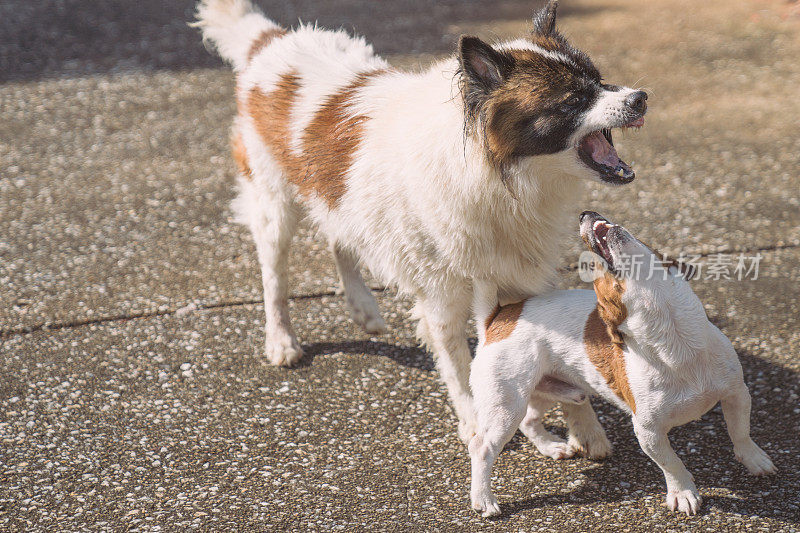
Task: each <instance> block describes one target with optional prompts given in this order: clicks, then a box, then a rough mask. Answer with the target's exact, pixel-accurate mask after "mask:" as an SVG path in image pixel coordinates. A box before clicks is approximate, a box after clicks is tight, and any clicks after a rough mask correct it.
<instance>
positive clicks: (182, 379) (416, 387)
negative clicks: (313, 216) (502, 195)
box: [0, 0, 800, 531]
mask: <svg viewBox="0 0 800 533" xmlns="http://www.w3.org/2000/svg"><path fill="white" fill-rule="evenodd" d="M563 3H564V4H565V5H564V6H563V7H564V9H563V14H564V17H563V18H562V21H561V24H562V27H563V28H564V30H565V31H566V32H567V33H568V34H569V35H570V36H571V37H572V39H573V41H574V42H575V44H577V45H578V46H580V47H582V48H584V49H585V50H587V51H588V52H589V53H590V55H591V56H592V57H593V58H594V59H595V61H596V62H597V63H598V65H599V66H600V68H601V71H603V72H604V73H605V75H606V78H607V79H608V80H609V81H612V82H614V81H619V82H621V83H628V84H633V83H637V79H638V78H640V77H641V76H645V77H644V79H642V80H641V81H639V82H638V84H639V85H642V86H644V87H646V88H647V89H648V90H649V91H650V94H651V98H650V105H651V108H650V112H649V113H648V117H647V122H648V124H647V126H646V127H645V128H644V129H643V130H642V132H641V133H639V134H636V135H631V136H629V137H627V138H623V139H618V141H617V144H618V145H619V146H620V153H621V154H622V156H623V157H624V158H625V159H626V160H628V161H631V160H633V161H635V162H636V168H637V174H638V178H637V180H636V181H635V182H634V184H632V185H630V186H627V187H625V188H619V189H609V188H601V187H598V188H596V189H594V190H593V191H591V192H590V193H589V195H588V197H587V199H586V203H585V204H584V205H580V206H575V209H576V212H577V211H580V210H582V209H588V208H592V209H596V210H598V211H600V212H602V213H604V214H606V215H608V216H609V217H611V218H612V219H614V220H618V221H620V222H622V223H624V224H626V226H628V227H630V228H631V229H633V230H634V231H636V232H637V234H638V235H640V236H641V237H642V238H643V239H644V240H646V241H648V242H651V243H652V244H654V245H656V246H657V247H659V248H660V249H662V250H664V251H668V252H672V253H677V252H679V251H686V252H690V253H698V254H705V256H704V257H705V260H706V261H708V260H709V258H710V254H713V253H714V252H719V251H723V252H736V253H738V252H744V253H746V254H748V255H753V254H755V253H761V254H762V256H763V257H762V260H761V265H760V266H761V269H760V276H759V279H758V280H756V281H742V282H738V281H715V280H699V281H697V282H695V283H694V286H695V289H696V291H697V292H698V294H699V295H700V297H701V299H702V300H703V301H704V303H705V304H706V308H707V312H708V314H709V316H710V317H711V318H712V320H713V321H714V322H715V323H716V324H718V325H719V326H720V327H721V328H722V329H723V331H724V332H725V333H726V334H727V335H729V336H730V338H731V340H732V341H733V343H734V346H736V348H737V350H738V351H739V353H740V355H741V358H742V364H743V366H744V369H745V377H746V381H747V383H748V384H749V385H750V387H751V393H752V395H753V405H754V407H753V435H754V438H755V440H756V441H757V442H758V443H759V444H761V445H762V446H763V447H764V449H765V450H767V451H768V452H769V453H770V455H771V456H772V458H773V460H774V461H775V463H776V465H777V466H778V468H779V469H780V471H781V472H780V475H779V476H777V477H773V478H767V479H753V478H750V477H748V476H747V475H746V474H745V472H744V468H743V467H742V466H741V465H739V464H738V463H735V462H734V461H733V457H732V449H731V445H730V444H729V442H728V439H727V436H726V434H725V431H724V425H723V423H722V418H721V414H720V412H719V410H718V409H715V410H714V411H712V412H711V413H709V415H707V416H706V417H704V418H703V419H702V420H700V421H698V422H695V423H692V424H689V425H687V426H684V427H683V428H680V429H678V430H676V431H675V432H674V433H673V444H674V446H675V448H676V450H677V451H678V453H679V454H680V455H681V456H682V458H683V459H684V461H685V462H686V463H687V466H688V467H689V469H690V470H691V471H692V472H693V473H694V475H695V477H696V479H697V484H698V486H699V487H700V491H701V493H702V494H703V496H704V498H705V500H706V502H705V505H704V508H703V511H702V512H701V514H700V515H699V516H696V517H692V518H687V517H681V516H679V515H676V514H674V513H672V512H670V511H668V510H666V509H664V508H663V507H662V506H661V502H662V500H663V490H664V487H663V478H662V476H661V474H660V472H659V471H658V469H657V468H656V467H655V465H654V464H652V463H651V462H650V461H649V460H648V459H647V458H646V457H645V456H644V454H643V453H642V452H641V451H640V450H639V448H638V446H637V445H636V442H635V439H634V438H633V434H632V429H631V426H630V423H629V421H627V420H625V418H624V417H623V416H621V415H620V413H619V412H618V411H616V410H615V409H614V408H612V407H610V406H608V405H605V404H603V403H602V402H597V403H596V405H597V409H598V411H599V412H600V414H601V420H602V422H603V424H604V425H605V427H606V429H607V431H608V433H609V437H610V439H611V440H612V442H613V444H614V445H615V453H614V455H613V456H612V457H611V458H610V459H609V460H606V461H603V462H593V461H587V460H584V459H575V460H569V461H563V462H556V461H553V460H549V459H544V458H542V457H540V456H539V455H538V454H537V453H536V452H535V451H534V450H533V447H532V446H531V445H529V444H528V443H527V442H525V441H524V439H521V438H519V435H518V436H517V437H515V439H514V440H512V442H511V443H510V444H509V446H508V449H507V450H506V452H505V453H504V454H503V455H502V456H501V459H500V461H499V463H498V467H497V469H496V478H495V487H496V492H497V494H498V496H499V497H500V498H501V504H504V506H503V508H504V510H505V513H504V515H503V516H502V517H501V518H500V519H498V520H492V521H487V520H483V519H480V518H479V517H477V516H476V515H474V514H473V513H472V511H470V509H469V505H468V475H469V470H468V457H467V455H466V452H465V450H464V448H463V446H462V445H461V444H460V442H459V441H458V439H457V438H456V436H455V431H454V427H455V419H454V417H453V415H452V413H451V410H450V408H449V407H448V405H447V402H446V395H445V392H444V390H443V389H442V388H441V387H440V386H439V384H438V381H437V377H436V373H435V371H433V364H432V362H431V359H430V356H429V355H428V354H426V353H424V352H423V351H422V350H420V349H419V348H417V347H416V344H415V341H414V338H413V325H412V323H411V322H410V320H409V319H408V316H407V311H408V308H409V303H408V302H406V301H404V300H402V299H398V298H396V297H395V295H394V294H393V293H392V292H391V290H389V291H386V292H382V291H380V292H379V293H378V294H379V296H380V297H379V303H380V305H381V309H382V310H383V312H384V316H385V317H386V319H387V322H388V323H389V326H390V332H389V333H387V334H386V335H383V336H378V337H368V336H366V335H365V334H364V333H362V332H361V331H359V330H358V329H357V328H356V327H355V326H354V325H353V324H352V323H351V322H350V321H349V319H348V317H347V314H346V312H345V310H344V308H343V303H342V301H341V298H340V297H338V296H335V295H334V294H333V288H334V286H335V271H334V269H333V265H332V262H331V261H330V258H329V257H328V255H327V253H326V251H325V245H324V242H323V241H322V240H320V239H318V238H316V237H315V235H314V233H313V231H311V230H310V229H308V228H305V229H304V230H303V231H302V232H301V234H300V235H299V236H298V238H297V239H296V242H295V247H294V251H293V256H292V267H291V272H292V274H291V287H292V288H291V291H292V295H293V299H292V302H291V313H292V317H293V320H294V323H295V326H296V328H297V330H298V334H299V336H300V339H301V342H303V343H304V346H305V348H306V351H307V352H308V353H309V357H308V358H307V359H306V361H305V364H304V365H303V366H302V367H301V368H299V369H294V370H286V369H278V368H272V367H269V366H265V365H264V364H263V360H262V358H261V357H260V355H259V354H260V351H261V349H262V343H263V334H262V329H261V328H262V327H263V312H262V307H261V305H260V298H261V292H260V286H259V284H260V280H259V273H258V266H257V261H256V259H255V253H254V249H253V246H252V244H251V242H250V240H249V236H248V235H247V233H246V232H245V231H244V230H243V228H241V227H239V226H236V225H235V224H233V223H232V222H231V220H230V215H231V213H230V211H229V209H228V202H229V200H230V198H232V196H233V190H232V177H233V164H232V162H231V160H230V158H229V156H228V124H229V123H230V120H231V118H232V114H233V102H232V76H231V74H230V72H229V71H227V70H225V69H224V68H218V67H217V66H216V65H217V63H216V62H215V60H214V59H213V58H210V56H208V55H207V53H206V52H205V51H203V50H202V48H201V46H200V44H199V37H197V35H196V34H195V33H194V32H193V30H189V29H185V28H184V26H183V21H184V20H185V19H186V18H188V16H189V12H190V11H191V2H183V3H180V2H177V3H175V4H174V5H172V6H171V7H169V8H163V9H162V8H161V7H160V6H161V3H160V2H155V1H152V2H151V1H149V0H147V1H143V2H137V3H136V4H137V5H138V6H139V9H138V11H137V10H133V11H132V9H133V8H131V7H126V3H113V2H110V3H109V4H113V5H116V9H114V8H113V7H114V6H113V5H112V6H111V7H109V8H108V10H106V8H103V9H101V10H95V9H94V8H92V7H90V6H91V5H93V4H94V3H89V2H77V1H75V2H71V3H60V2H55V1H52V2H41V3H37V4H36V5H29V4H28V3H27V2H21V1H19V2H15V1H12V2H9V3H8V4H7V5H4V6H3V7H2V8H0V13H2V14H3V16H2V17H0V28H2V29H3V31H4V32H5V33H6V34H8V35H10V36H11V37H12V39H11V40H6V41H5V42H6V43H8V42H10V43H12V44H11V45H8V44H2V45H0V64H2V65H4V66H5V68H4V69H3V80H5V82H4V83H3V84H2V85H0V117H2V120H0V161H1V162H2V164H0V172H1V173H2V175H1V176H0V301H1V302H2V305H0V528H4V529H11V530H20V529H25V530H31V529H35V530H42V531H45V530H53V529H62V530H78V529H87V528H91V529H115V530H116V529H128V528H130V529H141V530H151V529H157V528H162V529H168V530H171V529H184V528H188V527H200V528H203V529H212V530H218V529H222V528H227V529H234V528H239V529H256V530H283V529H297V530H306V529H311V530H314V529H321V530H330V529H336V528H339V529H344V530H363V529H377V530H403V531H406V530H432V529H442V530H460V531H464V530H468V531H472V530H484V529H486V530H501V531H505V530H535V529H542V530H559V531H563V530H589V529H607V530H615V531H616V530H630V531H641V530H654V529H657V530H661V529H664V530H682V529H709V530H715V531H716V530H731V529H753V530H758V529H762V530H787V531H792V530H797V529H798V528H800V492H799V491H798V488H797V487H798V486H800V473H799V472H798V470H800V460H798V455H800V443H799V442H798V441H799V439H798V435H800V402H799V401H798V395H800V379H798V375H799V374H800V356H798V353H800V351H799V350H798V349H799V348H800V334H798V332H797V316H798V311H799V309H798V307H799V306H800V304H798V302H799V301H800V288H798V287H800V283H798V282H800V266H798V265H800V263H799V262H798V259H800V209H799V208H798V206H800V187H798V184H799V181H798V172H799V171H800V170H799V169H800V161H799V159H800V157H799V156H798V153H800V140H799V138H798V135H797V116H798V115H800V103H799V102H800V100H798V99H797V87H798V83H799V82H800V65H799V64H798V63H797V61H796V59H795V58H796V57H797V56H798V53H800V21H799V20H797V19H793V18H785V19H784V18H782V15H783V14H784V13H785V9H786V5H785V4H784V3H781V2H777V1H775V2H771V1H763V2H756V1H752V2H751V1H742V2H737V3H733V4H731V3H729V2H724V1H722V0H713V1H710V2H704V3H702V4H699V5H698V4H697V3H694V2H689V1H686V0H682V1H678V2H667V1H666V0H657V1H654V2H648V3H647V4H644V5H643V4H642V3H636V2H632V1H628V0H615V1H609V2H604V3H602V4H598V3H592V2H588V1H575V2H563ZM117 4H118V5H117ZM321 4H322V5H316V3H314V2H293V3H291V4H283V3H279V2H264V3H262V5H263V6H264V7H265V10H266V11H267V12H268V13H270V14H274V16H275V17H276V18H277V19H279V20H281V21H283V22H284V23H291V21H292V20H295V19H296V18H297V17H302V18H303V20H313V19H315V18H319V19H320V21H321V23H322V24H326V25H330V26H338V25H341V24H352V25H353V26H354V27H355V28H356V29H357V30H358V31H360V32H361V33H364V34H366V35H367V37H368V38H369V39H371V40H373V41H374V42H375V43H376V47H377V48H378V50H379V51H381V52H384V53H387V54H390V58H391V59H392V61H393V62H394V63H395V64H398V65H401V66H411V65H414V64H416V63H417V62H419V61H423V62H424V61H426V60H427V59H428V58H430V57H433V56H436V55H438V54H441V53H443V52H446V51H447V50H449V49H450V48H451V47H452V43H453V42H454V40H455V38H456V36H457V35H458V34H460V33H477V34H480V35H483V36H486V37H491V36H493V35H497V36H504V35H513V34H515V33H518V32H520V31H524V29H525V27H526V24H527V21H526V17H527V16H528V14H529V12H530V10H531V6H530V5H529V3H528V2H516V1H510V2H500V3H499V4H492V5H490V6H489V5H485V4H482V3H475V2H467V1H456V0H448V1H446V2H424V1H418V0H415V1H411V0H409V1H407V2H406V1H403V2H393V3H391V4H387V6H386V7H385V8H383V9H375V8H374V4H373V3H369V2H363V1H357V0H352V1H349V0H348V1H342V2H336V3H333V2H331V3H321ZM65 6H66V7H65ZM66 8H69V9H71V10H73V11H71V13H72V15H70V16H58V13H61V11H58V10H59V9H60V10H62V11H63V10H64V9H66ZM2 10H7V11H8V12H5V11H2ZM53 12H55V13H56V14H55V15H54V14H53ZM81 13H85V14H86V16H85V17H83V16H82V15H81ZM137 13H138V14H139V15H141V21H140V22H139V23H138V24H137V23H134V22H132V21H131V20H132V19H134V18H135V16H136V15H137ZM14 17H16V18H14ZM179 19H180V20H179ZM76 21H77V22H76ZM80 21H84V22H85V21H90V22H91V24H90V23H83V26H81V24H79V22H80ZM23 23H24V24H27V25H28V26H26V27H27V28H28V30H29V31H28V32H27V33H26V32H24V31H23V30H22V29H21V26H20V24H23ZM76 27H77V28H78V30H75V28H76ZM81 28H83V29H81ZM89 30H92V31H89ZM53 32H55V33H56V34H60V35H63V38H62V39H61V40H60V42H61V46H59V39H56V38H50V37H48V36H50V35H51V34H53ZM28 34H30V36H28ZM31 36H32V37H31ZM195 38H196V40H193V39H195ZM26 39H28V40H26ZM14 43H17V44H19V43H22V44H19V46H17V48H14ZM95 43H100V44H102V46H101V45H100V44H95ZM22 45H24V46H22ZM20 47H24V48H25V49H26V52H25V53H24V54H20V53H19V49H20ZM28 49H31V50H33V51H28ZM576 226H577V224H576ZM578 250H579V240H578V238H577V235H576V238H575V240H574V243H572V244H571V246H570V247H569V249H568V250H565V259H564V263H565V265H567V264H569V263H570V262H573V261H574V260H575V258H576V257H577V251H578ZM563 283H564V285H567V286H578V285H579V284H580V283H579V281H578V279H577V276H576V275H575V273H574V272H572V271H568V270H565V272H564V278H563ZM373 286H374V287H375V288H376V289H378V288H379V287H380V286H379V285H378V284H377V283H375V282H373ZM550 423H551V425H552V426H553V427H554V428H555V429H556V431H563V423H562V421H561V419H560V417H559V416H558V413H554V414H553V415H551V419H550Z"/></svg>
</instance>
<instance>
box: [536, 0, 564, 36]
mask: <svg viewBox="0 0 800 533" xmlns="http://www.w3.org/2000/svg"><path fill="white" fill-rule="evenodd" d="M557 10H558V0H550V1H549V2H547V5H545V6H544V7H543V8H542V9H541V10H540V11H539V12H538V13H536V14H535V15H534V16H533V32H534V33H538V34H539V35H551V34H553V33H555V31H556V11H557Z"/></svg>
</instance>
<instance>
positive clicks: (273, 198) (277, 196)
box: [233, 146, 303, 366]
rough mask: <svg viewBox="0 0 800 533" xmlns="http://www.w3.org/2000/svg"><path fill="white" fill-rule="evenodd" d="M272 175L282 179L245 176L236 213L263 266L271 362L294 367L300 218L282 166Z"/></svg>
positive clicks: (298, 351) (297, 357)
mask: <svg viewBox="0 0 800 533" xmlns="http://www.w3.org/2000/svg"><path fill="white" fill-rule="evenodd" d="M235 149H236V146H234V151H235ZM271 170H272V171H273V174H275V175H277V178H276V177H275V176H274V175H273V174H269V175H267V172H266V169H263V168H262V169H255V168H254V169H253V170H252V171H249V172H248V173H243V172H241V171H240V175H239V196H238V197H237V198H236V200H234V204H233V208H234V211H235V212H236V215H237V220H238V221H239V222H241V223H243V224H246V225H247V226H248V227H249V228H250V232H251V233H252V234H253V240H254V241H255V245H256V251H257V253H258V261H259V263H260V264H261V280H262V283H263V285H264V312H265V314H266V325H265V333H266V344H265V348H266V355H267V358H268V359H269V361H270V363H272V364H274V365H281V366H291V365H293V364H294V363H296V362H297V361H299V360H300V358H301V357H302V356H303V351H302V349H301V348H300V344H299V343H298V342H297V338H296V337H295V334H294V332H293V331H292V326H291V323H290V321H289V307H288V301H287V293H288V288H287V284H288V279H287V278H288V273H287V261H288V256H289V245H290V244H291V242H292V237H293V235H294V232H295V230H296V228H297V221H298V214H299V213H298V206H297V205H296V204H295V202H294V199H293V197H292V195H291V192H290V191H289V190H288V188H287V187H286V186H285V185H284V183H282V182H283V178H282V177H281V175H280V170H279V169H278V167H277V165H275V167H274V168H273V169H271ZM259 173H260V174H259Z"/></svg>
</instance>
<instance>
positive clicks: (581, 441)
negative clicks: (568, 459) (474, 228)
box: [567, 428, 611, 459]
mask: <svg viewBox="0 0 800 533" xmlns="http://www.w3.org/2000/svg"><path fill="white" fill-rule="evenodd" d="M567 444H568V445H569V446H570V447H571V448H572V449H573V450H574V451H575V452H577V453H578V454H580V455H582V456H584V457H588V458H589V459H603V458H604V457H608V456H609V455H611V441H609V440H608V437H606V432H605V431H603V429H602V428H600V429H599V430H598V431H593V432H591V433H587V434H582V435H576V434H570V436H569V441H567Z"/></svg>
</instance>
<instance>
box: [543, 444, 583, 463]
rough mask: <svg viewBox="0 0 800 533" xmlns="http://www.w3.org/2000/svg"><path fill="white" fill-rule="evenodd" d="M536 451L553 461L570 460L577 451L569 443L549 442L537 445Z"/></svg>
mask: <svg viewBox="0 0 800 533" xmlns="http://www.w3.org/2000/svg"><path fill="white" fill-rule="evenodd" d="M536 449H537V450H539V453H541V454H542V455H544V456H545V457H549V458H551V459H569V458H570V457H572V456H573V455H575V452H576V451H577V450H576V449H575V448H573V447H572V446H570V445H569V444H568V443H567V442H564V441H561V442H558V441H549V442H539V443H536Z"/></svg>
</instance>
